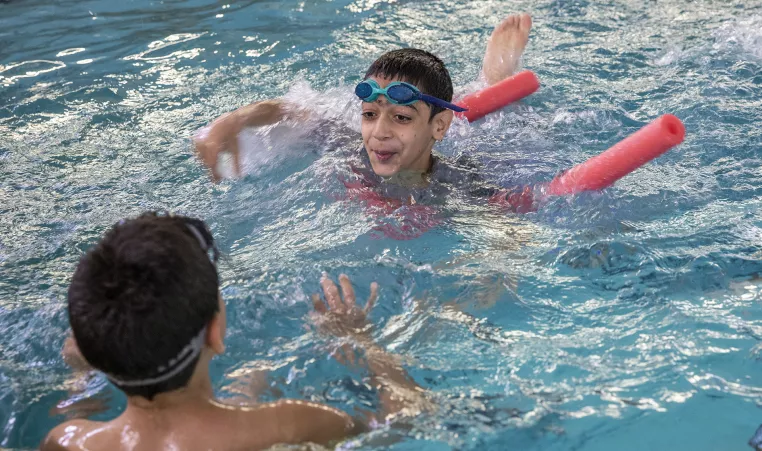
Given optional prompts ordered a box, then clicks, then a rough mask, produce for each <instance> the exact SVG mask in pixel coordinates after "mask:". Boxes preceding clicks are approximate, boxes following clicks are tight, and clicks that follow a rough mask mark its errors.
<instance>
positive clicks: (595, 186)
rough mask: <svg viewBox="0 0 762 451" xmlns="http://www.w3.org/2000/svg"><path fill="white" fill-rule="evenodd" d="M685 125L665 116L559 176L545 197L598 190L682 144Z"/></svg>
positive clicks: (675, 118)
mask: <svg viewBox="0 0 762 451" xmlns="http://www.w3.org/2000/svg"><path fill="white" fill-rule="evenodd" d="M684 138H685V126H683V123H682V122H680V119H678V118H677V117H675V116H673V115H671V114H665V115H664V116H661V117H660V118H658V119H656V120H655V121H653V122H651V123H650V124H648V125H646V126H645V127H643V128H641V129H640V130H638V131H637V132H635V133H633V134H632V135H630V136H628V137H627V138H625V139H623V140H622V141H620V142H619V143H617V144H615V145H614V146H612V147H611V148H610V149H609V150H607V151H605V152H603V153H602V154H600V155H597V156H595V157H593V158H590V159H589V160H587V161H585V162H584V163H581V164H578V165H576V166H574V167H573V168H571V169H569V170H568V171H566V172H564V173H562V174H560V175H558V176H557V177H556V178H555V179H553V181H552V182H550V185H548V188H547V191H546V193H547V194H550V195H554V196H562V195H565V194H574V193H579V192H582V191H589V190H600V189H603V188H606V187H608V186H611V185H612V184H613V183H614V182H616V181H617V180H619V179H620V178H622V177H624V176H625V175H627V174H629V173H630V172H632V171H634V170H635V169H637V168H639V167H640V166H642V165H644V164H645V163H647V162H649V161H651V160H653V159H654V158H656V157H658V156H659V155H661V154H663V153H664V152H666V151H668V150H669V149H671V148H672V147H674V146H676V145H678V144H680V143H681V142H683V139H684Z"/></svg>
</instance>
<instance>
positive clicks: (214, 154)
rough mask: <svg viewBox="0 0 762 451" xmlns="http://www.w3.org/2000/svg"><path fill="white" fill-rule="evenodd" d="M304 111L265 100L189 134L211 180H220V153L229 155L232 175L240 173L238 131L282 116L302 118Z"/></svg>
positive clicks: (226, 115) (258, 125) (271, 122)
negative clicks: (209, 171)
mask: <svg viewBox="0 0 762 451" xmlns="http://www.w3.org/2000/svg"><path fill="white" fill-rule="evenodd" d="M304 114H305V112H303V111H299V110H297V108H296V107H294V106H293V105H290V104H288V103H286V102H284V101H283V100H279V99H277V100H265V101H263V102H257V103H252V104H251V105H247V106H245V107H241V108H239V109H237V110H235V111H233V112H231V113H227V114H223V115H222V116H220V117H219V118H217V119H216V120H215V121H214V122H212V123H211V124H209V125H208V126H207V127H204V128H202V129H201V130H199V132H198V133H197V134H196V136H194V137H193V144H194V145H195V147H196V152H198V155H199V158H200V159H201V161H203V162H204V164H205V165H206V166H207V167H208V168H209V169H211V170H212V176H213V177H214V179H215V181H217V180H219V179H220V175H219V173H218V172H217V162H218V160H219V156H220V153H222V152H230V153H231V154H233V162H234V163H233V164H234V167H235V171H236V174H238V175H240V174H241V163H240V160H239V152H238V134H239V133H240V132H241V130H243V129H244V128H247V127H262V126H265V125H272V124H276V123H278V122H280V121H282V120H284V119H287V118H292V117H302V116H304Z"/></svg>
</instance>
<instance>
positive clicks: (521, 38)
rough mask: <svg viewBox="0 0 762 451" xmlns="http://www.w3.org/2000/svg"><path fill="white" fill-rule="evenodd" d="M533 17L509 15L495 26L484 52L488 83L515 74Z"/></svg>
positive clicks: (485, 75)
mask: <svg viewBox="0 0 762 451" xmlns="http://www.w3.org/2000/svg"><path fill="white" fill-rule="evenodd" d="M531 28H532V18H531V17H529V14H514V15H511V16H508V17H506V18H505V20H503V21H502V22H501V23H500V25H498V26H497V27H495V31H493V32H492V36H490V38H489V41H488V42H487V51H486V52H484V66H483V69H482V70H483V72H484V77H485V78H486V79H487V83H489V84H490V85H494V84H495V83H497V82H499V81H500V80H503V79H504V78H507V77H510V76H511V75H513V72H514V71H515V70H516V68H517V67H518V65H519V59H520V58H521V54H522V53H523V52H524V47H526V46H527V41H529V30H530V29H531Z"/></svg>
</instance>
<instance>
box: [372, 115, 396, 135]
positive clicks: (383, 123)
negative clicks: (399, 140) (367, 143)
mask: <svg viewBox="0 0 762 451" xmlns="http://www.w3.org/2000/svg"><path fill="white" fill-rule="evenodd" d="M390 121H391V120H390V119H389V118H387V117H386V116H385V115H381V117H379V118H378V120H377V121H376V123H375V127H373V137H374V138H376V139H378V140H382V139H388V138H391V136H392V128H391V124H390Z"/></svg>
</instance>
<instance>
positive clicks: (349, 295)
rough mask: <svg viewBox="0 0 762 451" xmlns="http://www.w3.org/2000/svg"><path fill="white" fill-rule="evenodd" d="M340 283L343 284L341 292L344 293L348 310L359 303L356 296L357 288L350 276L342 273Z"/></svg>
mask: <svg viewBox="0 0 762 451" xmlns="http://www.w3.org/2000/svg"><path fill="white" fill-rule="evenodd" d="M339 285H341V292H342V294H343V295H344V304H345V305H346V306H347V310H351V309H352V308H353V307H354V306H355V304H357V299H356V298H355V289H354V288H352V282H351V281H350V280H349V276H347V275H346V274H341V275H340V276H339Z"/></svg>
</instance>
